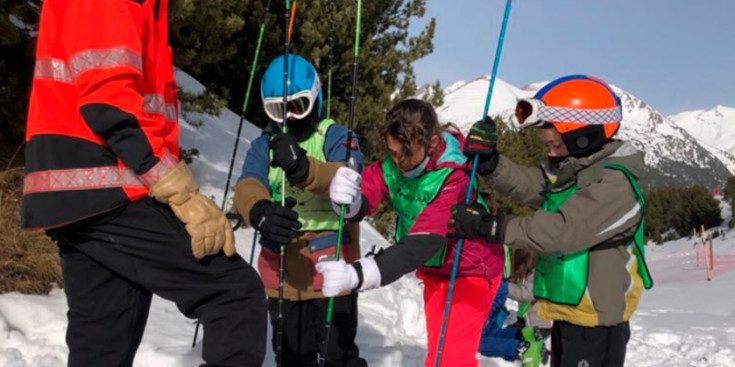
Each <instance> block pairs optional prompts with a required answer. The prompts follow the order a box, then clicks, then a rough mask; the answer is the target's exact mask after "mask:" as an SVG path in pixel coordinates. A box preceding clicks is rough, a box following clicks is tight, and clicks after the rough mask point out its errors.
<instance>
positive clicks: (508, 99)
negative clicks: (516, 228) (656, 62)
mask: <svg viewBox="0 0 735 367" xmlns="http://www.w3.org/2000/svg"><path fill="white" fill-rule="evenodd" d="M546 83H547V82H540V83H534V84H530V85H527V86H525V87H523V88H518V87H515V86H513V85H511V84H509V83H506V82H505V81H503V80H500V79H497V80H496V82H495V88H494V90H493V96H492V101H491V103H490V110H489V113H488V114H489V115H490V116H497V115H500V116H501V117H502V118H503V119H507V118H508V117H510V114H511V113H512V111H513V109H514V108H515V104H516V101H517V100H518V99H519V98H527V97H531V96H533V95H534V94H535V92H536V91H538V90H539V89H541V88H542V87H543V86H544V85H545V84H546ZM488 86H489V77H488V76H483V77H480V78H477V79H475V80H473V81H470V82H466V83H463V84H461V85H457V83H455V84H453V85H452V86H451V89H450V88H447V89H446V90H445V91H444V93H445V95H444V105H443V106H441V107H439V108H438V113H439V118H440V119H441V120H442V121H443V122H454V123H456V124H457V125H459V126H460V127H461V128H463V129H467V128H469V126H470V124H471V123H472V122H474V121H477V120H478V119H479V118H480V117H481V116H482V109H483V107H484V105H485V98H486V95H487V90H488ZM613 89H614V90H615V92H616V93H617V94H618V95H619V96H620V98H621V102H622V104H623V124H622V127H621V129H620V133H619V135H618V136H619V137H620V138H621V139H625V140H630V141H631V142H632V143H633V144H634V145H635V146H636V147H637V148H638V149H640V150H642V151H644V152H645V153H646V158H645V161H646V166H647V168H648V169H647V172H646V174H645V176H644V177H643V179H644V180H643V183H644V185H645V186H647V187H650V186H660V185H692V184H700V185H704V186H705V187H711V186H714V185H716V184H718V183H719V184H721V183H723V182H724V181H725V180H726V179H727V177H728V176H729V175H730V174H735V157H733V156H732V155H731V154H729V153H727V152H724V151H721V150H720V149H721V148H720V149H718V148H719V147H718V146H705V145H704V144H702V143H701V142H700V141H698V140H697V139H696V138H695V137H694V136H692V135H691V134H690V133H689V132H687V130H685V129H684V128H682V127H680V126H679V125H677V124H676V123H675V122H674V121H673V120H672V119H669V118H667V117H666V116H664V115H662V114H661V113H660V112H658V111H657V110H656V109H655V108H653V107H652V106H650V105H648V104H647V103H645V102H644V101H643V100H641V99H640V98H638V97H636V96H634V95H632V94H631V93H628V92H626V91H625V90H623V89H622V88H618V87H615V86H613ZM727 112H731V113H732V116H734V117H735V109H728V111H727ZM723 114H724V113H723ZM734 125H735V124H734ZM732 131H733V136H734V137H735V126H734V128H733V129H732ZM730 141H731V142H732V143H733V145H735V139H731V140H730Z"/></svg>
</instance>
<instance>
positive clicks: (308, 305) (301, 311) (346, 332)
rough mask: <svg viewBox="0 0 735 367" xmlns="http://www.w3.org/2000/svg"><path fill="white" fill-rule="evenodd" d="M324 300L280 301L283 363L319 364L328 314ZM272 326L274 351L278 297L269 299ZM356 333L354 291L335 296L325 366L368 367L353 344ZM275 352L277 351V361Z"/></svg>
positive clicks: (296, 365) (305, 366)
mask: <svg viewBox="0 0 735 367" xmlns="http://www.w3.org/2000/svg"><path fill="white" fill-rule="evenodd" d="M327 301H328V300H327V299H324V298H322V299H312V300H306V301H289V300H283V352H282V353H283V363H282V364H281V365H282V366H288V367H313V366H318V365H319V363H318V355H319V354H321V353H322V351H323V350H322V348H323V344H322V341H323V340H324V334H325V320H326V315H327ZM268 304H269V305H268V309H269V311H270V316H271V318H270V319H271V325H272V326H273V350H274V351H275V350H277V348H276V343H277V332H276V330H278V324H277V320H278V298H269V299H268ZM356 335H357V294H353V295H348V296H341V297H335V298H334V309H333V311H332V327H331V330H330V331H329V347H328V351H327V358H326V361H325V365H326V366H329V367H367V362H365V360H364V359H362V358H360V350H359V349H358V348H357V344H355V336H356ZM277 361H278V354H276V362H277Z"/></svg>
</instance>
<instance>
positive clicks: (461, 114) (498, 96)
mask: <svg viewBox="0 0 735 367" xmlns="http://www.w3.org/2000/svg"><path fill="white" fill-rule="evenodd" d="M460 83H462V84H460ZM489 85H490V77H489V76H487V75H485V76H482V77H480V78H477V79H475V80H473V81H470V82H466V83H463V82H458V83H454V84H452V85H451V86H450V87H449V88H447V89H445V90H444V104H443V105H442V106H441V107H439V108H437V114H438V115H439V120H440V121H442V122H453V123H455V124H457V125H458V126H460V127H461V128H462V129H463V131H465V132H466V129H468V128H469V126H470V125H471V124H472V123H473V122H475V121H477V120H479V119H480V117H482V110H483V108H484V107H485V100H486V96H487V90H488V86H489ZM532 95H533V93H531V92H528V91H524V90H521V89H519V88H517V87H514V86H513V85H510V84H508V83H506V82H504V81H503V80H500V79H495V87H494V90H493V96H492V99H491V101H490V109H489V111H488V116H497V115H501V116H502V117H503V118H507V117H508V116H510V113H511V112H512V111H513V109H515V106H516V102H517V101H518V99H519V98H527V97H531V96H532Z"/></svg>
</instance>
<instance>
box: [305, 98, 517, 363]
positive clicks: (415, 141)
mask: <svg viewBox="0 0 735 367" xmlns="http://www.w3.org/2000/svg"><path fill="white" fill-rule="evenodd" d="M381 135H382V137H384V138H385V140H386V148H387V152H386V153H385V157H384V158H383V160H382V161H379V162H375V163H373V164H371V165H370V166H368V167H367V168H365V172H363V174H362V175H361V174H359V173H358V172H356V171H355V170H352V169H350V168H348V167H343V168H340V169H339V170H338V171H337V174H336V175H335V177H334V179H333V180H332V183H331V185H330V189H329V196H330V198H331V199H332V202H333V203H334V204H335V212H338V211H339V205H347V206H348V208H347V215H346V218H347V219H348V220H349V221H352V222H358V221H360V220H361V219H362V218H363V217H365V216H366V215H370V214H372V213H374V212H375V210H376V209H377V207H378V205H380V204H381V203H382V202H385V201H387V202H389V203H390V204H391V208H393V210H395V211H396V214H397V221H398V222H397V225H396V233H395V243H396V244H395V245H394V246H391V247H389V248H388V249H386V250H385V251H383V252H382V253H380V254H379V255H377V256H375V257H374V258H372V257H368V258H365V259H362V260H360V261H356V262H351V261H349V260H347V261H345V260H342V259H340V260H339V261H333V259H326V260H324V261H320V262H319V264H318V265H317V270H319V272H321V273H322V274H323V275H324V288H323V290H324V293H325V294H327V295H329V294H338V293H340V292H344V291H350V290H366V289H372V288H376V287H380V286H384V285H387V284H390V283H391V282H393V281H395V280H397V279H398V278H400V277H401V276H402V275H403V274H406V273H409V272H412V271H414V270H417V269H418V271H417V272H416V275H417V277H418V278H420V279H421V280H423V284H424V310H425V313H426V327H427V339H428V344H429V345H428V354H427V357H426V361H425V363H426V366H434V365H435V359H436V350H437V345H438V340H439V334H440V330H441V325H442V320H443V315H444V308H445V302H446V297H447V289H448V285H449V279H450V275H451V270H452V265H453V262H454V249H455V246H456V243H457V241H456V240H451V239H447V225H448V223H449V218H450V210H451V208H452V206H454V205H456V204H458V203H460V202H464V200H465V195H466V193H467V188H468V186H469V182H470V180H469V177H468V175H467V173H466V172H465V162H466V158H465V156H464V155H463V154H462V152H461V145H462V143H463V140H464V137H462V136H461V134H458V133H457V132H456V131H450V130H447V129H443V128H442V127H441V126H440V125H439V122H438V120H437V117H436V113H435V112H434V108H433V107H432V106H431V105H430V104H428V103H426V102H424V101H421V100H417V99H408V100H404V101H401V102H399V103H398V104H396V105H395V106H393V108H391V109H390V111H388V113H387V115H386V119H385V122H384V124H383V125H382V127H381ZM473 200H474V198H473ZM503 263H504V256H503V247H502V246H501V245H499V244H498V243H496V242H488V241H486V240H485V239H472V240H468V241H465V242H464V244H463V246H462V252H461V257H460V263H459V264H458V270H457V278H456V281H455V286H454V292H453V295H452V307H451V310H450V315H449V320H450V321H449V323H448V326H447V331H446V336H445V341H444V346H443V351H442V355H441V358H442V361H441V362H442V363H441V365H442V366H461V367H464V366H468V367H469V366H477V358H476V354H477V345H478V343H479V340H480V333H481V331H482V326H483V324H484V322H485V319H486V318H487V314H488V313H489V311H490V304H491V303H492V300H493V297H494V294H495V292H496V290H497V287H498V285H499V284H500V278H501V273H502V269H503Z"/></svg>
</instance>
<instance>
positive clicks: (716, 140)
mask: <svg viewBox="0 0 735 367" xmlns="http://www.w3.org/2000/svg"><path fill="white" fill-rule="evenodd" d="M669 118H670V119H671V120H672V121H674V123H676V124H677V125H678V126H679V127H681V128H682V129H684V130H686V131H687V132H688V133H689V134H690V135H692V136H693V137H694V138H695V139H697V140H698V141H699V142H700V143H701V144H702V146H704V147H705V148H706V149H708V150H709V151H710V152H711V153H712V154H714V155H715V156H717V157H718V158H719V159H720V160H721V161H722V162H723V163H725V165H726V166H728V168H729V169H730V171H733V167H735V108H732V107H725V106H717V107H715V108H713V109H711V110H697V111H688V112H682V113H678V114H676V115H672V116H669Z"/></svg>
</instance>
